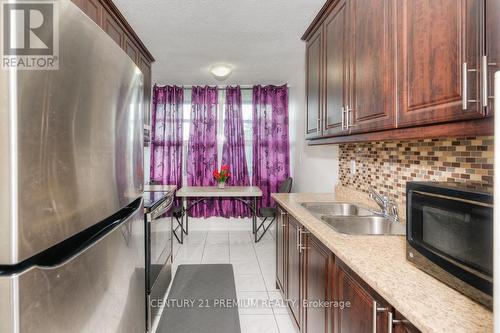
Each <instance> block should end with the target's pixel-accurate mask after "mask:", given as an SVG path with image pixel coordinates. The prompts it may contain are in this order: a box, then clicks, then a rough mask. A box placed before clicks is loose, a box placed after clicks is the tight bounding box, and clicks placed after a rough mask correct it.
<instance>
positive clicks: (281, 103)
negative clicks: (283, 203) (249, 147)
mask: <svg viewBox="0 0 500 333" xmlns="http://www.w3.org/2000/svg"><path fill="white" fill-rule="evenodd" d="M252 100H253V103H252V104H253V185H255V186H259V187H260V189H261V190H262V194H263V196H262V200H261V202H260V203H259V205H260V206H261V207H272V206H273V205H274V202H273V200H272V199H271V193H275V192H277V191H278V187H279V185H280V184H281V182H283V181H284V180H285V179H287V178H288V177H289V175H290V144H289V139H288V88H287V86H286V85H284V86H280V87H276V86H265V87H262V86H260V85H259V86H254V87H253V97H252Z"/></svg>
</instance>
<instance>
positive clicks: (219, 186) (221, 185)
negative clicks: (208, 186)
mask: <svg viewBox="0 0 500 333" xmlns="http://www.w3.org/2000/svg"><path fill="white" fill-rule="evenodd" d="M217 187H218V188H220V189H221V190H222V189H223V188H225V187H226V183H225V182H219V184H218V185H217Z"/></svg>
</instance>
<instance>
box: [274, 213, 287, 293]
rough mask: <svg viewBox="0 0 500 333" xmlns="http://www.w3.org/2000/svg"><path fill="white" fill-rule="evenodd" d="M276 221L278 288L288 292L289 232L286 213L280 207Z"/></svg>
mask: <svg viewBox="0 0 500 333" xmlns="http://www.w3.org/2000/svg"><path fill="white" fill-rule="evenodd" d="M277 218H278V219H277V222H276V289H279V290H281V292H282V293H284V294H286V290H285V286H286V280H285V276H286V266H285V262H286V260H285V253H286V252H285V251H286V249H285V247H286V246H287V244H286V243H285V238H287V237H285V234H286V233H287V232H288V229H287V221H286V218H287V217H286V213H285V211H284V210H283V209H281V208H278V217H277Z"/></svg>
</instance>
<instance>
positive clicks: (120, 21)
mask: <svg viewBox="0 0 500 333" xmlns="http://www.w3.org/2000/svg"><path fill="white" fill-rule="evenodd" d="M72 1H73V3H74V4H75V5H77V6H78V7H79V8H80V9H81V10H82V11H83V12H84V13H85V14H86V15H87V16H89V17H90V18H91V19H92V20H93V21H94V22H95V23H96V24H97V25H99V26H100V27H101V28H102V29H103V30H104V31H105V32H106V33H107V34H108V35H109V36H110V37H111V38H112V39H113V40H114V41H115V43H116V44H118V45H119V46H120V47H121V48H122V49H123V51H124V52H125V53H126V54H127V55H128V56H129V57H130V59H132V61H133V62H134V63H135V64H136V65H137V67H139V69H140V70H141V72H142V74H143V78H144V81H143V85H144V95H143V96H144V98H143V100H144V104H143V108H144V124H145V125H150V124H151V93H152V82H151V80H152V75H151V63H152V62H153V61H154V59H153V57H152V56H151V54H150V53H149V51H148V50H147V49H146V47H145V46H144V44H143V43H142V42H141V40H140V39H139V37H138V36H137V35H136V34H135V32H134V31H133V29H132V27H130V25H129V24H128V23H127V21H126V20H125V18H124V17H123V15H122V14H121V13H120V12H119V10H118V9H117V8H116V6H115V5H114V4H113V2H112V1H111V0H72Z"/></svg>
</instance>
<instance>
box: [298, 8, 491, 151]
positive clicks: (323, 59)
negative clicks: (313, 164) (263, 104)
mask: <svg viewBox="0 0 500 333" xmlns="http://www.w3.org/2000/svg"><path fill="white" fill-rule="evenodd" d="M499 7H500V1H498V0H432V1H430V0H427V1H422V0H328V1H327V2H326V3H325V5H324V6H323V8H322V9H321V11H320V13H319V14H318V15H317V16H316V18H315V19H314V20H313V22H312V23H311V25H310V26H309V28H308V29H307V31H306V32H305V34H304V36H302V39H303V40H304V41H306V43H307V44H306V58H307V61H306V77H307V80H306V81H307V82H306V86H307V88H306V97H307V104H306V120H307V130H306V139H309V140H310V141H309V144H310V145H317V144H329V143H344V142H360V141H373V140H375V141H380V140H404V139H416V138H428V137H436V136H451V135H457V133H456V130H457V128H463V129H464V131H461V132H460V133H459V134H458V135H470V136H475V135H491V134H493V124H492V122H491V121H487V119H484V117H485V116H487V115H492V114H493V96H492V95H493V75H494V74H493V73H494V72H495V71H496V70H497V69H498V68H500V65H499V64H500V59H499V58H500V55H499V54H500V51H499V49H500V37H499V36H500V32H499V30H500V25H499V24H498V22H497V18H498V17H499V16H500V9H499ZM318 53H319V54H318ZM318 84H319V89H318ZM342 110H345V112H343V111H342ZM457 123H462V124H463V125H462V126H457V125H456V124H457ZM469 125H470V126H469ZM409 127H418V128H419V130H418V131H416V130H415V131H412V130H410V131H408V130H407V128H409Z"/></svg>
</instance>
